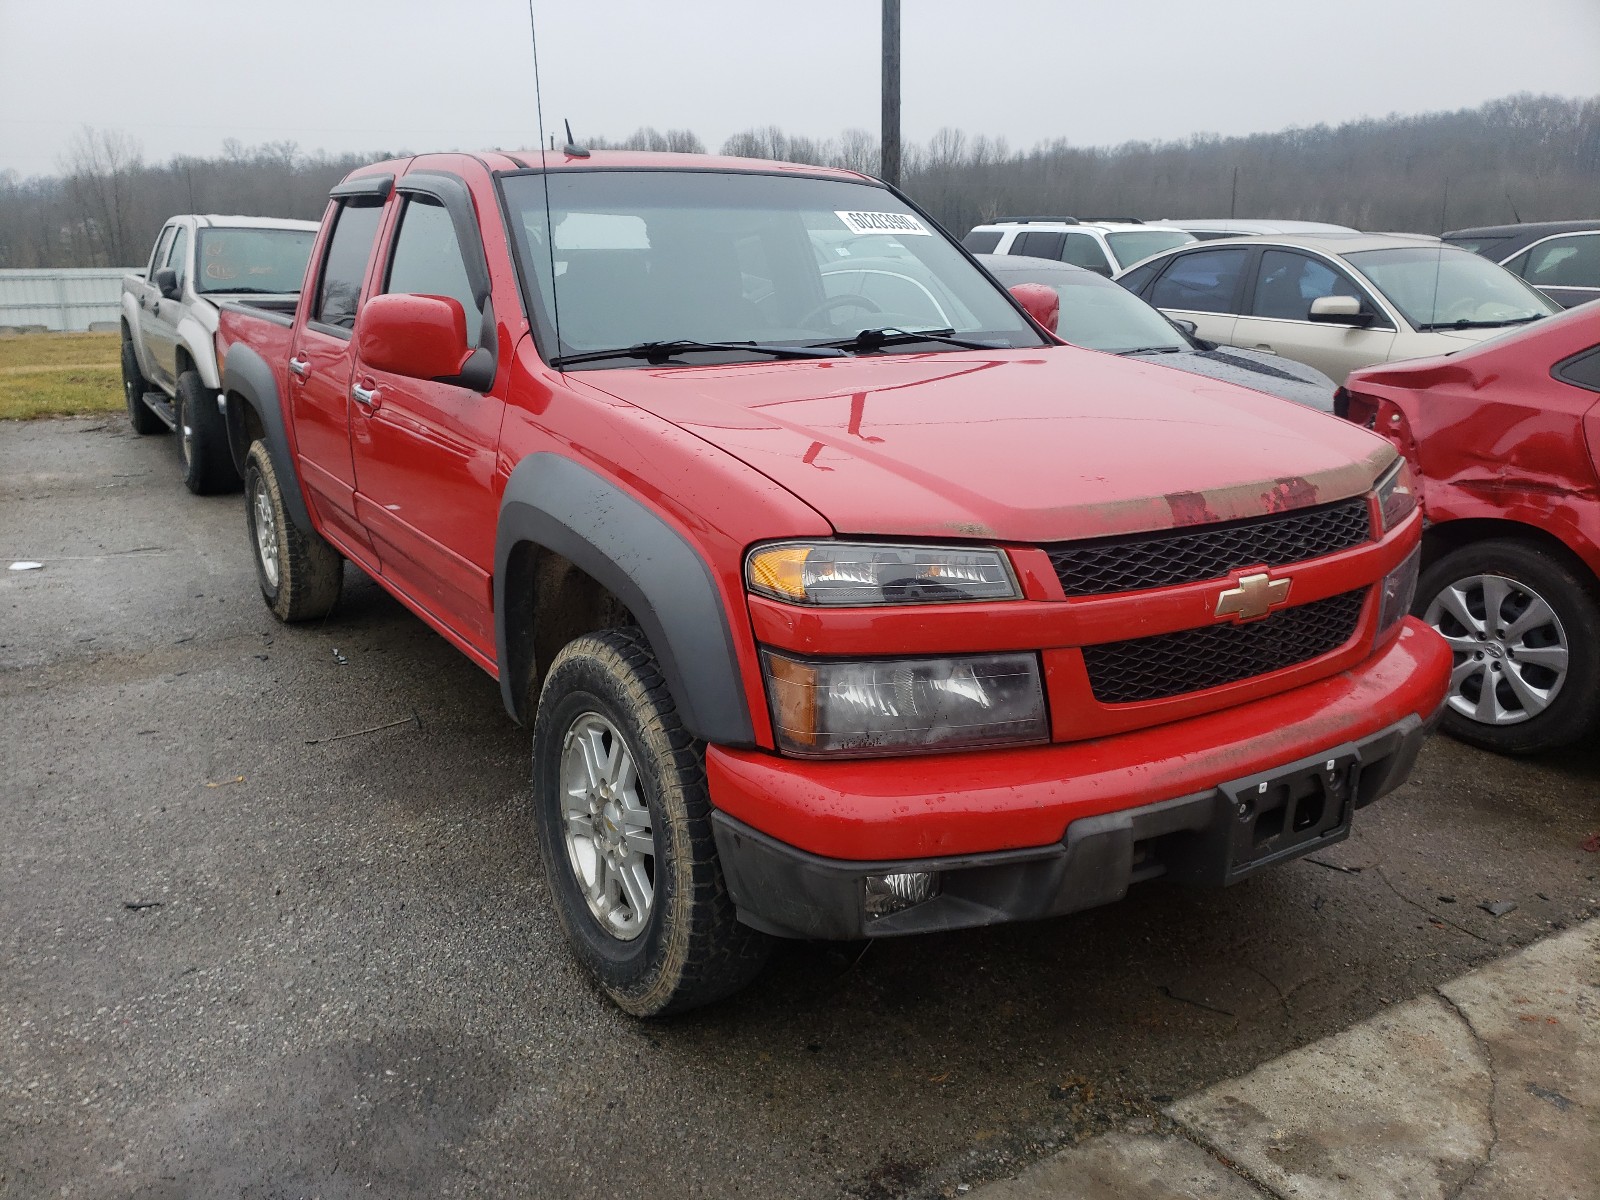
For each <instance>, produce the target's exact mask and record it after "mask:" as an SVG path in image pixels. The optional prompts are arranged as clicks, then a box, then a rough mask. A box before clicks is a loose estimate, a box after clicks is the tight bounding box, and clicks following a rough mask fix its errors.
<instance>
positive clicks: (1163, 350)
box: [1117, 346, 1184, 358]
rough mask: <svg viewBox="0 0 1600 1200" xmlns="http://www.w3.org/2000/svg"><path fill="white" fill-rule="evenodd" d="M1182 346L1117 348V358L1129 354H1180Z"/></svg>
mask: <svg viewBox="0 0 1600 1200" xmlns="http://www.w3.org/2000/svg"><path fill="white" fill-rule="evenodd" d="M1183 350H1184V348H1183V347H1182V346H1135V347H1134V348H1133V349H1132V350H1118V351H1117V357H1118V358H1126V357H1128V356H1129V355H1131V354H1182V353H1183Z"/></svg>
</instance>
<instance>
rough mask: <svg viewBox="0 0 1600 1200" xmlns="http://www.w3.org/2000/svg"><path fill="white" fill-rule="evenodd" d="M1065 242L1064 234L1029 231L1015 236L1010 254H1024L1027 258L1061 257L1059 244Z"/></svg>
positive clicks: (1037, 230)
mask: <svg viewBox="0 0 1600 1200" xmlns="http://www.w3.org/2000/svg"><path fill="white" fill-rule="evenodd" d="M1066 240H1067V235H1066V234H1064V233H1049V232H1047V231H1045V230H1043V229H1030V230H1029V231H1028V232H1027V233H1019V234H1017V240H1016V241H1014V242H1012V243H1011V250H1010V251H1009V253H1011V254H1025V255H1027V256H1028V257H1029V258H1056V259H1059V258H1060V257H1061V244H1062V243H1063V242H1065V241H1066Z"/></svg>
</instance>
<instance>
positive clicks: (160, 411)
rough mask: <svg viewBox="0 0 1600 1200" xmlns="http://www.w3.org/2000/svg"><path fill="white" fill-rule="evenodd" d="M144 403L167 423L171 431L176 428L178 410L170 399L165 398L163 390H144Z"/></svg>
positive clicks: (174, 430) (175, 430)
mask: <svg viewBox="0 0 1600 1200" xmlns="http://www.w3.org/2000/svg"><path fill="white" fill-rule="evenodd" d="M144 405H145V407H146V408H148V409H149V410H150V411H151V412H153V413H155V415H156V416H158V417H160V418H161V419H162V420H163V421H165V422H166V423H167V428H168V429H171V430H172V431H173V432H177V429H178V410H177V408H176V407H174V405H173V403H172V401H171V400H169V399H167V395H166V393H165V392H146V393H145V394H144Z"/></svg>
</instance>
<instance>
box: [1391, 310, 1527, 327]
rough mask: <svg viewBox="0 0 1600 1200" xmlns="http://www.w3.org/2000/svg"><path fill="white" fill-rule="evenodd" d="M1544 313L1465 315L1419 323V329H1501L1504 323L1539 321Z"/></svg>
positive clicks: (1522, 323) (1518, 323) (1519, 323)
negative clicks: (1499, 318)
mask: <svg viewBox="0 0 1600 1200" xmlns="http://www.w3.org/2000/svg"><path fill="white" fill-rule="evenodd" d="M1544 315H1545V314H1544V313H1534V314H1533V315H1532V316H1528V317H1511V318H1510V319H1509V320H1504V321H1469V320H1467V319H1466V318H1465V317H1463V318H1461V320H1459V321H1432V322H1430V323H1429V324H1427V325H1418V326H1417V328H1418V329H1419V330H1423V331H1426V330H1430V329H1499V328H1500V327H1501V326H1503V325H1526V324H1528V323H1529V322H1530V321H1537V320H1539V319H1540V318H1542V317H1543V316H1544Z"/></svg>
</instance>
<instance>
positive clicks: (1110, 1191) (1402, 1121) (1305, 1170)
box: [971, 918, 1600, 1200]
mask: <svg viewBox="0 0 1600 1200" xmlns="http://www.w3.org/2000/svg"><path fill="white" fill-rule="evenodd" d="M1166 1115H1167V1116H1168V1117H1170V1118H1171V1119H1172V1120H1173V1122H1174V1123H1175V1124H1176V1127H1177V1133H1170V1132H1168V1133H1159V1132H1149V1133H1115V1134H1109V1135H1106V1136H1104V1137H1100V1138H1095V1139H1092V1140H1091V1141H1088V1142H1085V1143H1083V1144H1082V1145H1080V1146H1075V1147H1073V1148H1072V1149H1070V1150H1066V1151H1063V1152H1062V1153H1060V1154H1058V1155H1055V1156H1054V1157H1052V1158H1050V1159H1047V1160H1045V1161H1044V1162H1042V1163H1037V1164H1035V1165H1034V1166H1033V1167H1031V1168H1029V1169H1028V1170H1027V1171H1025V1172H1024V1173H1023V1174H1022V1175H1020V1176H1018V1177H1017V1178H1016V1179H1011V1180H1005V1181H1003V1182H1000V1183H996V1184H991V1185H990V1186H988V1187H985V1188H981V1189H978V1190H977V1191H975V1192H973V1193H972V1194H971V1195H972V1196H974V1197H978V1198H980V1200H1045V1198H1047V1197H1049V1198H1051V1200H1056V1198H1061V1200H1064V1198H1067V1197H1072V1198H1073V1200H1078V1198H1083V1200H1101V1198H1102V1197H1106V1198H1110V1197H1119V1198H1123V1200H1169V1198H1175V1197H1188V1196H1192V1197H1206V1198H1212V1197H1215V1198H1216V1200H1260V1198H1261V1197H1263V1196H1271V1197H1278V1198H1280V1200H1334V1198H1336V1197H1337V1198H1343V1197H1361V1198H1362V1200H1387V1198H1389V1197H1393V1198H1395V1200H1402V1198H1403V1200H1430V1198H1438V1200H1491V1198H1493V1200H1514V1198H1518V1197H1527V1198H1529V1200H1597V1198H1600V918H1597V919H1595V920H1591V921H1588V922H1586V923H1584V924H1583V925H1580V926H1578V927H1577V928H1575V929H1571V930H1568V931H1567V932H1565V933H1562V934H1559V935H1557V936H1556V937H1552V938H1548V939H1546V940H1544V941H1542V942H1539V943H1538V944H1536V945H1534V946H1530V947H1528V948H1527V949H1524V950H1521V951H1519V952H1517V953H1515V954H1511V955H1508V956H1507V957H1505V958H1503V959H1500V960H1499V961H1497V962H1494V963H1491V964H1489V965H1488V966H1486V967H1482V968H1480V969H1479V970H1477V971H1473V972H1472V973H1470V974H1468V975H1464V976H1462V977H1460V978H1459V979H1455V980H1452V981H1451V982H1449V983H1446V984H1444V985H1442V986H1441V987H1439V988H1438V989H1436V990H1435V991H1434V992H1431V993H1428V994H1426V995H1423V996H1419V997H1418V998H1417V999H1415V1000H1412V1001H1410V1002H1409V1003H1406V1004H1403V1005H1399V1006H1397V1007H1395V1008H1393V1009H1390V1010H1388V1011H1386V1012H1383V1013H1380V1014H1379V1015H1378V1016H1375V1017H1372V1018H1371V1019H1369V1020H1367V1021H1364V1022H1362V1023H1361V1024H1359V1025H1356V1026H1354V1027H1353V1028H1351V1029H1348V1030H1346V1031H1345V1032H1343V1033H1339V1034H1335V1035H1333V1036H1331V1037H1327V1038H1324V1039H1322V1040H1321V1041H1319V1042H1314V1043H1312V1044H1311V1045H1309V1046H1306V1047H1303V1048H1302V1049H1300V1050H1296V1051H1294V1052H1292V1053H1290V1054H1286V1055H1284V1056H1282V1057H1281V1058H1277V1059H1274V1060H1273V1061H1272V1062H1269V1063H1265V1064H1263V1065H1262V1066H1260V1067H1258V1068H1257V1069H1256V1070H1254V1071H1252V1072H1250V1073H1249V1074H1248V1075H1244V1076H1241V1077H1239V1078H1237V1079H1232V1080H1227V1081H1224V1082H1223V1083H1219V1084H1216V1085H1215V1086H1213V1087H1210V1088H1207V1089H1206V1090H1205V1091H1203V1092H1199V1093H1197V1094H1195V1095H1193V1096H1189V1097H1186V1098H1185V1099H1183V1100H1179V1101H1178V1102H1177V1103H1175V1104H1173V1105H1171V1106H1169V1107H1168V1108H1167V1109H1166ZM1179 1135H1181V1136H1179Z"/></svg>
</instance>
